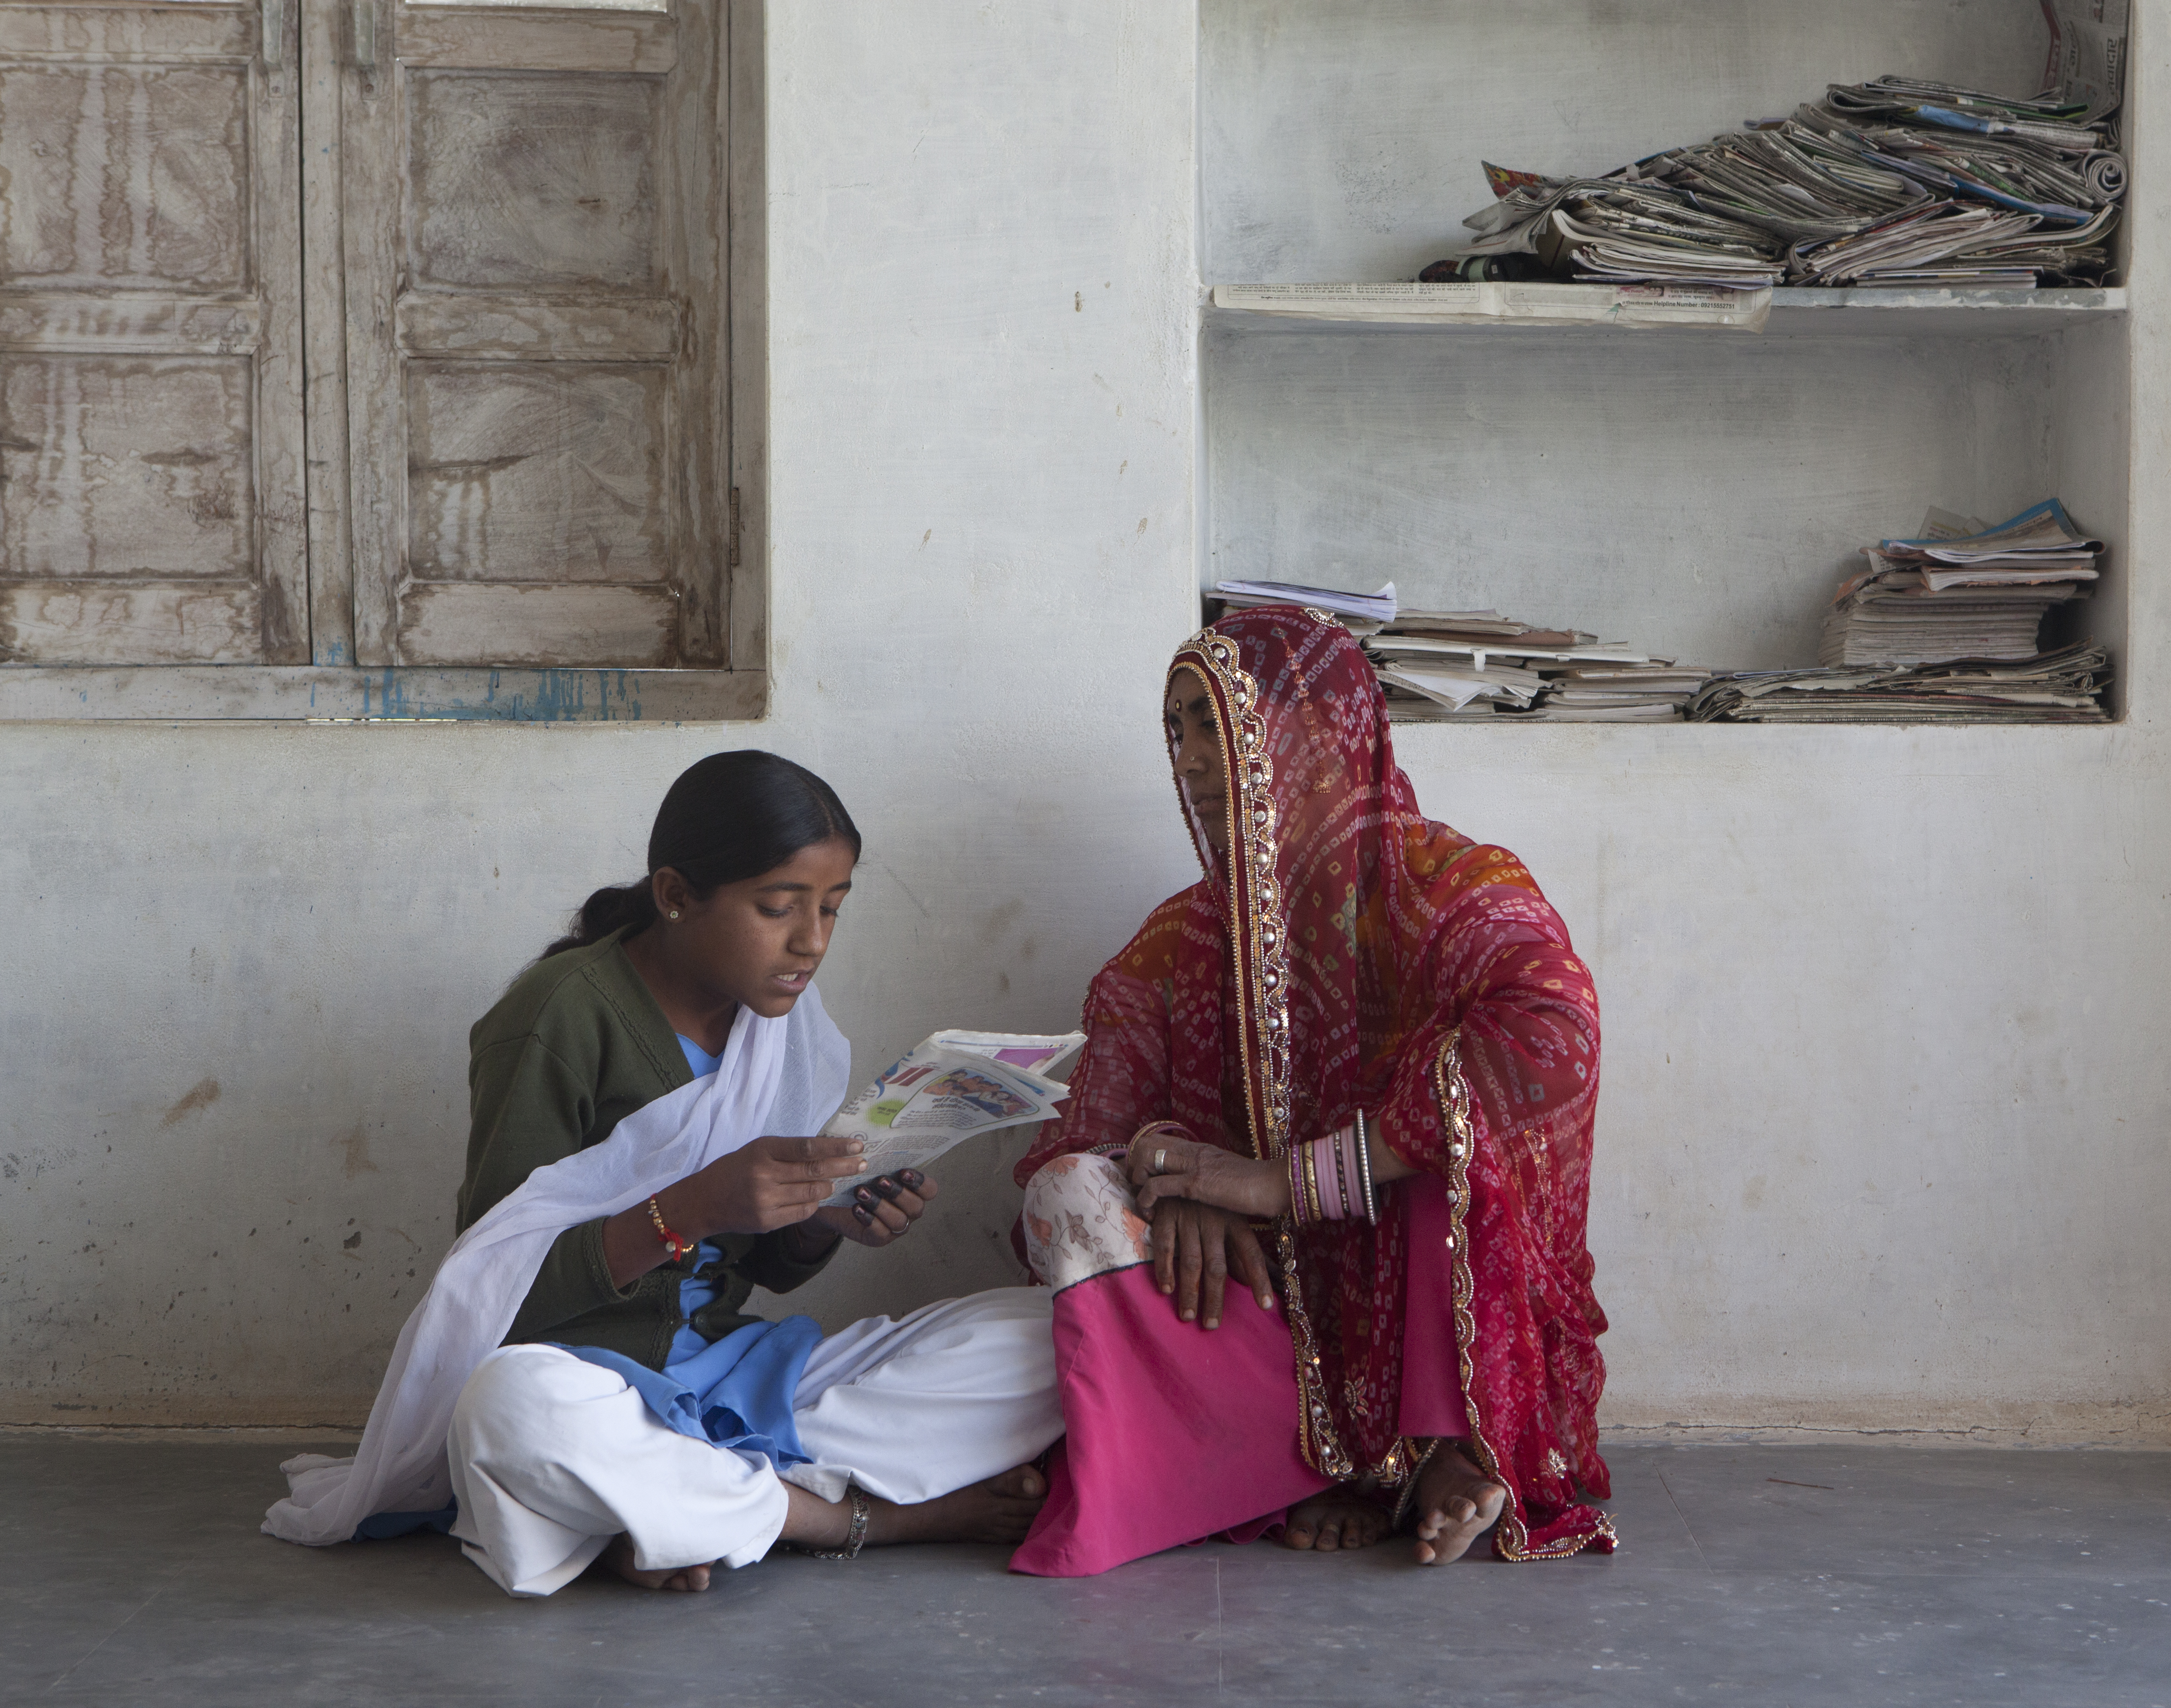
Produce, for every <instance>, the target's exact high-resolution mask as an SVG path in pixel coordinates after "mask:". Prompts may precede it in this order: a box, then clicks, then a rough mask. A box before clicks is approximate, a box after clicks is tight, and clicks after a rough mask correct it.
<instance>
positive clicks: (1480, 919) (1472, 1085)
mask: <svg viewBox="0 0 2171 1708" xmlns="http://www.w3.org/2000/svg"><path fill="white" fill-rule="evenodd" d="M1180 671H1190V672H1193V675H1195V676H1196V677H1198V678H1199V679H1201V680H1203V681H1204V682H1205V683H1207V685H1208V687H1209V698H1210V699H1211V700H1212V703H1213V705H1214V715H1215V717H1216V720H1217V721H1218V722H1219V724H1220V732H1221V742H1222V753H1223V758H1224V765H1225V771H1226V773H1227V779H1228V784H1229V787H1228V814H1229V826H1228V827H1229V831H1230V837H1229V844H1230V845H1229V853H1228V855H1227V856H1226V858H1225V859H1216V858H1215V857H1214V855H1213V854H1212V853H1211V850H1210V847H1209V843H1208V841H1207V838H1206V837H1205V835H1204V833H1203V827H1201V826H1200V825H1199V824H1198V822H1197V821H1196V819H1195V817H1191V816H1190V815H1189V813H1188V808H1187V806H1185V804H1184V802H1183V798H1182V794H1181V791H1180V790H1179V796H1178V799H1179V806H1180V807H1182V808H1183V810H1184V811H1186V815H1187V820H1188V822H1189V823H1190V827H1191V830H1192V833H1193V841H1194V843H1195V844H1196V846H1197V848H1198V854H1199V857H1200V860H1201V863H1202V865H1203V867H1204V869H1205V875H1204V877H1203V881H1201V882H1199V883H1198V884H1196V885H1194V886H1193V887H1192V888H1190V889H1188V890H1187V891H1183V892H1182V894H1180V895H1178V896H1176V897H1171V899H1170V900H1168V901H1167V902H1163V903H1162V904H1161V906H1160V907H1159V908H1155V910H1154V912H1153V913H1152V914H1151V915H1150V916H1149V918H1147V920H1146V923H1145V924H1144V928H1143V929H1141V930H1140V931H1139V934H1138V935H1137V936H1136V937H1135V938H1134V939H1133V940H1132V941H1131V943H1130V944H1129V945H1128V946H1127V947H1126V948H1125V949H1124V950H1123V951H1122V953H1120V954H1119V955H1118V956H1116V958H1115V959H1114V960H1112V961H1110V962H1109V963H1108V964H1107V966H1106V967H1104V968H1103V969H1102V972H1101V973H1100V974H1099V976H1098V977H1096V979H1095V980H1094V982H1093V985H1092V987H1091V991H1090V992H1089V993H1088V995H1087V999H1086V1005H1085V1030H1086V1033H1087V1042H1086V1046H1085V1055H1084V1057H1083V1059H1082V1060H1081V1062H1080V1065H1079V1068H1078V1070H1077V1072H1076V1074H1075V1075H1074V1076H1073V1078H1072V1080H1071V1089H1070V1096H1069V1100H1067V1101H1066V1103H1065V1104H1064V1116H1063V1119H1062V1122H1061V1123H1060V1125H1059V1127H1052V1128H1050V1129H1048V1131H1047V1132H1044V1133H1043V1136H1042V1138H1041V1140H1040V1142H1039V1143H1037V1145H1036V1146H1035V1147H1034V1148H1033V1150H1032V1153H1031V1154H1028V1155H1027V1158H1026V1159H1025V1160H1024V1161H1023V1162H1021V1164H1020V1165H1019V1167H1018V1170H1017V1178H1018V1181H1019V1183H1020V1184H1021V1185H1023V1184H1024V1183H1025V1182H1026V1181H1029V1180H1030V1179H1031V1178H1032V1175H1033V1174H1034V1173H1035V1172H1036V1171H1037V1170H1038V1169H1039V1168H1040V1167H1041V1166H1042V1165H1043V1164H1046V1163H1048V1161H1050V1160H1051V1159H1053V1158H1055V1157H1057V1156H1059V1155H1064V1154H1075V1153H1080V1152H1088V1151H1095V1150H1099V1151H1102V1152H1103V1153H1105V1152H1106V1151H1107V1150H1108V1149H1110V1148H1114V1147H1120V1146H1121V1145H1123V1143H1126V1142H1127V1141H1128V1139H1129V1138H1130V1136H1131V1135H1132V1134H1133V1133H1134V1132H1137V1131H1138V1130H1139V1128H1140V1127H1142V1126H1144V1124H1146V1123H1148V1122H1155V1121H1171V1122H1177V1123H1178V1124H1180V1125H1181V1126H1182V1127H1186V1128H1187V1129H1188V1130H1189V1131H1190V1132H1192V1133H1193V1134H1194V1135H1196V1136H1197V1137H1198V1138H1200V1139H1201V1140H1203V1141H1204V1142H1206V1143H1212V1144H1217V1145H1220V1146H1222V1147H1224V1148H1227V1149H1230V1150H1233V1151H1236V1152H1238V1153H1240V1154H1248V1155H1253V1156H1258V1157H1271V1156H1278V1155H1281V1154H1284V1153H1285V1151H1286V1149H1287V1148H1288V1147H1289V1146H1290V1145H1293V1144H1300V1143H1306V1142H1308V1141H1309V1140H1311V1139H1313V1138H1320V1137H1322V1136H1324V1135H1326V1134H1327V1133H1330V1132H1334V1131H1335V1130H1337V1128H1339V1127H1342V1126H1343V1125H1345V1124H1346V1123H1348V1122H1349V1121H1350V1120H1351V1119H1352V1118H1353V1117H1354V1115H1355V1114H1356V1112H1357V1111H1358V1110H1359V1108H1362V1109H1363V1110H1364V1112H1365V1113H1366V1115H1367V1116H1369V1117H1370V1119H1371V1120H1372V1121H1373V1122H1375V1123H1376V1127H1377V1130H1378V1132H1379V1134H1380V1138H1381V1139H1382V1140H1383V1141H1384V1142H1385V1143H1386V1144H1387V1145H1388V1146H1389V1147H1390V1148H1391V1149H1392V1150H1393V1151H1394V1152H1395V1154H1396V1155H1397V1156H1399V1157H1401V1158H1402V1159H1403V1160H1404V1161H1405V1162H1407V1163H1408V1164H1410V1165H1412V1166H1413V1167H1415V1168H1417V1169H1419V1170H1424V1171H1427V1172H1429V1173H1432V1174H1434V1175H1439V1176H1440V1177H1441V1178H1442V1179H1443V1180H1444V1181H1445V1182H1446V1183H1447V1187H1448V1201H1449V1205H1450V1214H1449V1223H1448V1231H1447V1232H1446V1233H1445V1234H1443V1235H1441V1236H1439V1240H1438V1241H1437V1242H1435V1241H1434V1239H1433V1237H1432V1234H1430V1233H1428V1234H1427V1236H1426V1240H1425V1244H1424V1246H1423V1249H1421V1250H1420V1249H1415V1248H1413V1246H1412V1241H1411V1236H1410V1226H1409V1217H1408V1214H1407V1203H1406V1202H1405V1197H1406V1195H1405V1194H1402V1193H1398V1192H1397V1191H1396V1189H1395V1188H1394V1187H1392V1186H1386V1187H1385V1188H1383V1189H1382V1199H1383V1202H1382V1208H1381V1214H1380V1223H1379V1224H1378V1226H1377V1227H1373V1226H1370V1225H1369V1224H1367V1223H1363V1222H1354V1223H1353V1222H1328V1223H1320V1224H1316V1225H1313V1226H1311V1227H1306V1228H1302V1229H1293V1228H1290V1227H1289V1226H1287V1225H1286V1224H1283V1225H1280V1226H1278V1228H1277V1229H1276V1238H1275V1243H1276V1245H1277V1247H1278V1259H1279V1261H1278V1268H1279V1269H1280V1270H1281V1271H1282V1282H1283V1285H1284V1304H1285V1305H1286V1307H1287V1309H1288V1314H1289V1322H1290V1330H1291V1335H1292V1338H1293V1341H1294V1356H1295V1366H1296V1373H1297V1377H1298V1383H1299V1387H1300V1395H1301V1397H1300V1405H1299V1416H1298V1417H1297V1418H1296V1419H1295V1425H1296V1428H1297V1432H1298V1435H1299V1440H1300V1448H1301V1450H1302V1453H1303V1456H1304V1458H1305V1460H1306V1461H1307V1462H1308V1463H1309V1464H1311V1465H1312V1466H1313V1467H1315V1468H1316V1469H1317V1470H1320V1471H1321V1472H1322V1473H1325V1474H1327V1475H1333V1476H1339V1477H1348V1476H1354V1475H1364V1474H1370V1475H1374V1476H1376V1477H1377V1478H1379V1479H1380V1480H1381V1481H1383V1482H1385V1483H1387V1484H1389V1485H1395V1484H1397V1483H1400V1482H1402V1481H1403V1480H1406V1479H1407V1476H1408V1475H1409V1473H1410V1469H1411V1467H1412V1464H1413V1462H1414V1459H1415V1451H1416V1449H1415V1447H1414V1445H1413V1443H1411V1442H1410V1441H1408V1440H1406V1439H1404V1438H1402V1437H1401V1436H1400V1435H1399V1433H1398V1432H1397V1427H1396V1426H1397V1422H1398V1420H1399V1418H1400V1416H1402V1405H1401V1400H1402V1379H1403V1373H1404V1372H1403V1361H1402V1322H1403V1319H1404V1315H1405V1310H1404V1300H1405V1298H1407V1296H1408V1293H1409V1290H1410V1289H1412V1288H1432V1289H1443V1290H1445V1291H1444V1293H1442V1294H1441V1295H1439V1296H1448V1297H1451V1298H1452V1299H1453V1303H1454V1306H1455V1309H1454V1312H1453V1320H1454V1321H1455V1330H1456V1341H1457V1346H1456V1347H1455V1358H1456V1362H1457V1363H1458V1364H1459V1367H1460V1369H1461V1376H1462V1386H1463V1389H1464V1393H1465V1395H1466V1398H1467V1403H1468V1411H1469V1417H1470V1424H1471V1431H1470V1439H1471V1448H1472V1450H1473V1452H1474V1453H1475V1454H1476V1455H1477V1458H1478V1459H1479V1460H1480V1462H1481V1463H1482V1464H1483V1465H1484V1466H1485V1468H1486V1470H1488V1472H1489V1473H1490V1474H1492V1475H1495V1476H1497V1477H1498V1478H1499V1479H1500V1480H1501V1481H1503V1482H1504V1483H1505V1484H1506V1485H1507V1486H1508V1488H1509V1494H1510V1506H1509V1513H1508V1514H1507V1515H1506V1517H1505V1518H1504V1520H1503V1522H1502V1523H1501V1524H1500V1525H1499V1527H1498V1529H1497V1530H1496V1531H1495V1534H1494V1545H1495V1548H1496V1550H1498V1552H1500V1553H1501V1554H1503V1555H1505V1556H1507V1557H1509V1558H1514V1559H1528V1558H1538V1557H1547V1556H1554V1555H1565V1554H1572V1553H1574V1552H1576V1551H1578V1550H1580V1549H1583V1548H1585V1547H1593V1548H1597V1549H1600V1550H1607V1551H1610V1550H1611V1547H1612V1545H1613V1533H1612V1529H1611V1523H1610V1521H1609V1520H1608V1519H1607V1518H1605V1514H1604V1513H1600V1511H1598V1510H1597V1509H1596V1508H1595V1507H1591V1506H1589V1505H1587V1504H1584V1503H1583V1502H1582V1500H1581V1498H1580V1494H1579V1491H1588V1492H1589V1494H1591V1495H1595V1496H1596V1497H1600V1498H1603V1497H1605V1496H1606V1495H1607V1494H1609V1493H1610V1487H1609V1482H1608V1478H1607V1473H1606V1469H1605V1461H1604V1460H1603V1459H1601V1458H1600V1456H1599V1454H1598V1448H1597V1428H1596V1422H1595V1410H1596V1405H1597V1401H1598V1396H1599V1392H1600V1389H1601V1388H1602V1386H1603V1384H1604V1381H1605V1366H1604V1363H1603V1361H1602V1360H1601V1359H1600V1356H1599V1352H1598V1349H1597V1346H1596V1339H1597V1336H1599V1335H1600V1333H1601V1332H1603V1331H1604V1330H1605V1314H1604V1313H1603V1312H1602V1311H1601V1310H1600V1308H1599V1305H1598V1303H1597V1300H1596V1298H1595V1296H1594V1294H1593V1293H1592V1290H1591V1276H1592V1264H1591V1260H1590V1256H1589V1252H1588V1250H1586V1249H1585V1245H1584V1225H1585V1216H1586V1209H1587V1205H1588V1202H1589V1183H1590V1159H1591V1125H1592V1115H1593V1111H1594V1109H1595V1104H1596V1100H1597V1091H1598V1063H1599V1025H1598V1006H1597V999H1596V996H1595V993H1594V991H1593V989H1592V988H1591V982H1590V976H1589V972H1588V971H1587V970H1586V969H1585V968H1584V965H1583V963H1582V962H1581V961H1579V959H1578V958H1577V956H1576V955H1575V952H1574V950H1573V946H1572V945H1571V944H1570V942H1569V939H1568V929H1567V928H1566V926H1565V925H1563V924H1562V922H1561V920H1560V918H1559V916H1558V915H1557V914H1556V913H1554V912H1553V910H1552V908H1551V907H1550V906H1548V905H1547V902H1546V900H1545V897H1543V895H1542V894H1541V892H1540V891H1539V889H1538V886H1537V884H1536V881H1535V880H1534V879H1533V878H1532V877H1531V875H1530V873H1529V871H1528V870H1525V868H1524V866H1523V865H1522V864H1521V862H1520V861H1519V860H1517V859H1515V857H1514V855H1513V854H1509V853H1508V852H1507V851H1506V850H1505V849H1498V848H1491V847H1485V846H1482V845H1479V844H1476V843H1472V842H1471V840H1470V839H1469V838H1466V837H1464V836H1461V835H1459V834H1458V833H1455V832H1454V831H1452V830H1450V829H1449V828H1448V827H1446V826H1445V825H1442V824H1438V823H1435V822H1431V821H1429V820H1428V819H1426V818H1425V817H1424V816H1423V813H1422V812H1421V811H1419V810H1418V804H1417V800H1416V796H1415V794H1414V791H1413V790H1412V789H1411V786H1410V784H1409V779H1407V777H1406V776H1405V775H1404V774H1402V770H1401V768H1399V767H1398V766H1397V765H1396V763H1395V759H1394V752H1393V747H1392V745H1391V741H1390V739H1389V735H1388V730H1387V723H1386V707H1385V705H1384V704H1383V702H1382V700H1381V699H1380V690H1379V685H1378V683H1377V680H1376V678H1375V676H1374V674H1373V672H1372V670H1371V668H1370V666H1369V664H1368V663H1367V662H1366V661H1365V660H1364V656H1363V653H1362V651H1361V650H1360V649H1359V647H1358V646H1357V645H1356V644H1355V643H1354V641H1353V640H1351V639H1350V637H1349V636H1348V633H1347V632H1346V631H1345V630H1344V629H1342V628H1341V626H1340V625H1339V624H1336V623H1334V622H1332V620H1330V619H1327V618H1323V617H1321V616H1320V615H1318V614H1317V613H1306V612H1303V611H1300V610H1298V609H1296V608H1293V607H1269V608H1262V609H1257V610H1252V611H1246V612H1242V613H1236V614H1233V615H1231V616H1228V617H1225V618H1222V619H1221V620H1220V622H1219V623H1217V624H1214V625H1213V626H1212V627H1211V628H1209V629H1204V630H1202V631H1201V632H1200V634H1198V635H1197V636H1195V637H1193V640H1191V641H1190V642H1188V643H1187V645H1185V646H1184V647H1183V648H1182V650H1181V651H1179V652H1178V654H1177V660H1176V663H1175V665H1174V666H1173V667H1172V670H1171V680H1172V681H1173V680H1174V673H1175V672H1180ZM1429 1225H1430V1224H1429Z"/></svg>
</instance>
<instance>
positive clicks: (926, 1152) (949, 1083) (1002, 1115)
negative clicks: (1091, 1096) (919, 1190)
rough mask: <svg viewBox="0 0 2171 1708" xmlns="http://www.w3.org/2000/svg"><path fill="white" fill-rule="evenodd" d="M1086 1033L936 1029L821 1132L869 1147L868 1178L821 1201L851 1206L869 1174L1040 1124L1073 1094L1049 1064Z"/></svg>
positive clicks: (922, 1163)
mask: <svg viewBox="0 0 2171 1708" xmlns="http://www.w3.org/2000/svg"><path fill="white" fill-rule="evenodd" d="M1084 1045H1085V1033H1083V1032H1064V1033H1060V1034H1058V1033H1048V1034H1037V1033H1021V1032H962V1031H946V1032H936V1033H935V1035H934V1036H931V1037H930V1038H928V1039H927V1040H926V1041H925V1042H923V1043H921V1044H920V1045H919V1046H918V1047H916V1048H914V1049H913V1050H911V1051H910V1052H908V1053H906V1054H905V1055H904V1056H903V1057H900V1058H898V1060H897V1061H895V1062H893V1063H891V1064H890V1065H889V1066H888V1067H887V1068H884V1069H883V1070H882V1073H881V1074H879V1075H878V1076H877V1077H876V1080H875V1082H874V1084H871V1085H870V1086H868V1087H867V1088H866V1090H863V1091H861V1092H860V1094H859V1095H857V1096H855V1097H854V1098H853V1099H852V1100H851V1101H850V1102H849V1103H847V1104H846V1105H845V1106H844V1107H843V1108H842V1109H839V1111H837V1112H836V1114H835V1115H834V1116H832V1117H831V1119H830V1121H829V1123H828V1125H827V1126H826V1127H823V1129H822V1132H823V1136H824V1137H826V1138H856V1139H858V1140H859V1141H860V1143H862V1144H864V1145H866V1154H865V1155H864V1156H863V1157H862V1158H861V1159H860V1162H861V1165H862V1166H863V1168H864V1169H865V1170H866V1173H865V1174H862V1175H858V1176H856V1177H855V1178H854V1179H851V1180H849V1181H844V1184H843V1185H841V1186H839V1187H838V1188H837V1190H836V1191H834V1192H832V1193H831V1194H830V1195H829V1196H828V1197H826V1198H824V1199H823V1201H822V1202H823V1206H824V1207H830V1206H839V1207H841V1206H843V1205H846V1204H850V1202H852V1194H853V1193H854V1192H855V1191H857V1190H858V1188H859V1187H860V1185H862V1184H863V1183H864V1181H865V1180H866V1175H893V1174H895V1173H896V1172H897V1171H898V1170H899V1169H920V1168H925V1167H926V1166H927V1165H928V1164H929V1163H930V1162H933V1161H934V1160H935V1158H937V1157H939V1156H941V1154H943V1153H944V1152H945V1151H946V1150H948V1149H949V1148H951V1146H952V1145H955V1144H957V1143H961V1142H962V1141H963V1140H965V1139H968V1138H975V1137H977V1136H978V1134H980V1133H984V1132H1000V1131H1001V1130H1002V1129H1003V1128H1004V1127H1022V1126H1024V1125H1026V1124H1027V1122H1040V1121H1046V1120H1047V1119H1048V1118H1049V1116H1052V1115H1053V1114H1054V1113H1055V1106H1056V1105H1057V1104H1059V1103H1060V1102H1061V1101H1062V1100H1064V1098H1065V1097H1067V1096H1069V1095H1070V1092H1069V1087H1067V1086H1066V1085H1064V1084H1063V1082H1062V1081H1061V1080H1059V1079H1050V1078H1048V1072H1047V1070H1048V1069H1049V1068H1053V1067H1054V1066H1056V1065H1057V1064H1058V1063H1060V1062H1062V1061H1063V1059H1064V1057H1067V1056H1070V1055H1072V1054H1075V1052H1077V1051H1078V1050H1079V1049H1080V1048H1081V1047H1084Z"/></svg>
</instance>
